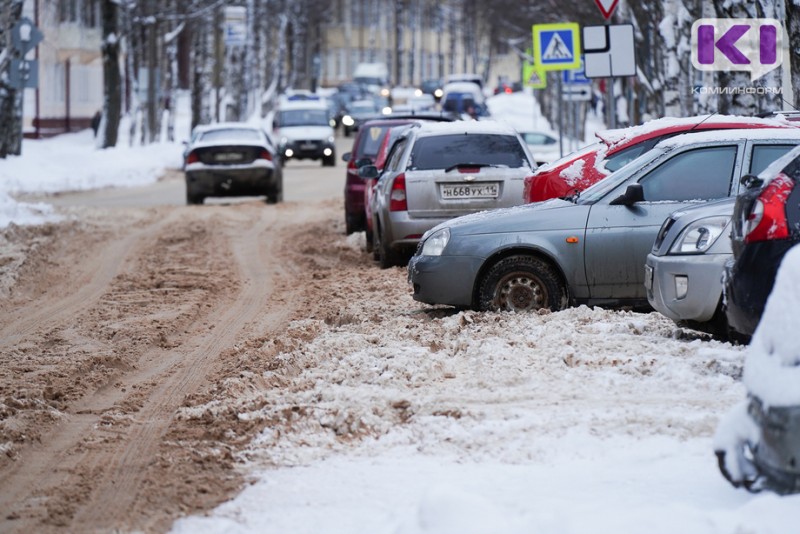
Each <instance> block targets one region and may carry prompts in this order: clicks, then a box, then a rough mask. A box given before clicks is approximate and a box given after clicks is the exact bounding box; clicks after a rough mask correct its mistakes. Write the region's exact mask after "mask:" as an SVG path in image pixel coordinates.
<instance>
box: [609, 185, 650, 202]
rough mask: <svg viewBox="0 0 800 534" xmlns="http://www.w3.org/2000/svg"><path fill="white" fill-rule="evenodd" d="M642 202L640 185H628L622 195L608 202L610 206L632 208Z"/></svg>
mask: <svg viewBox="0 0 800 534" xmlns="http://www.w3.org/2000/svg"><path fill="white" fill-rule="evenodd" d="M643 200H644V188H642V184H630V185H629V186H628V187H627V188H626V189H625V192H624V193H623V194H621V195H620V196H618V197H617V198H615V199H614V200H612V201H611V202H609V205H611V206H633V205H634V204H636V203H637V202H641V201H643Z"/></svg>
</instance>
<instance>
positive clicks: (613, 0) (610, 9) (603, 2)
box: [594, 0, 619, 20]
mask: <svg viewBox="0 0 800 534" xmlns="http://www.w3.org/2000/svg"><path fill="white" fill-rule="evenodd" d="M617 2H619V0H594V3H595V4H597V7H599V8H600V13H602V14H603V18H605V19H606V20H608V19H610V18H611V14H612V13H614V10H615V9H617Z"/></svg>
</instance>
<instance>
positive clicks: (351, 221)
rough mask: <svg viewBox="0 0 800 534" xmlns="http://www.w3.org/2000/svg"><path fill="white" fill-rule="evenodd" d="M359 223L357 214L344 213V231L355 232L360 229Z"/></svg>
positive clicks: (347, 232) (348, 233) (346, 232)
mask: <svg viewBox="0 0 800 534" xmlns="http://www.w3.org/2000/svg"><path fill="white" fill-rule="evenodd" d="M360 230H361V228H359V225H358V218H357V217H356V216H355V215H351V214H349V213H345V215H344V232H345V234H347V235H350V234H354V233H356V232H358V231H360Z"/></svg>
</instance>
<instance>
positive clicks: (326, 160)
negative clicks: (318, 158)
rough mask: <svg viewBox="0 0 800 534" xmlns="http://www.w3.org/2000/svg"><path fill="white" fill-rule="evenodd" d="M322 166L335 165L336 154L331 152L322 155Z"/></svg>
mask: <svg viewBox="0 0 800 534" xmlns="http://www.w3.org/2000/svg"><path fill="white" fill-rule="evenodd" d="M322 166H323V167H335V166H336V154H335V153H334V154H331V155H330V156H322Z"/></svg>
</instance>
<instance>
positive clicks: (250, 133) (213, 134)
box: [200, 128, 261, 142]
mask: <svg viewBox="0 0 800 534" xmlns="http://www.w3.org/2000/svg"><path fill="white" fill-rule="evenodd" d="M200 140H201V141H203V142H207V141H261V135H260V134H259V133H258V132H257V131H255V130H247V129H239V128H228V129H225V130H212V131H210V132H203V133H202V134H201V135H200Z"/></svg>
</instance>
